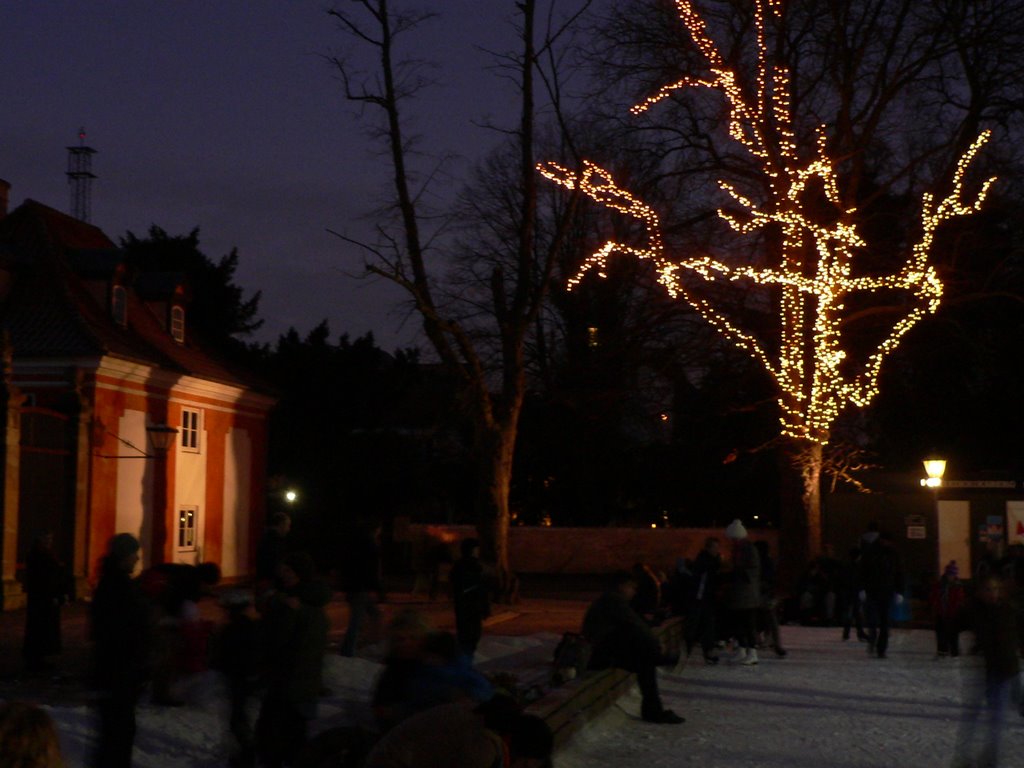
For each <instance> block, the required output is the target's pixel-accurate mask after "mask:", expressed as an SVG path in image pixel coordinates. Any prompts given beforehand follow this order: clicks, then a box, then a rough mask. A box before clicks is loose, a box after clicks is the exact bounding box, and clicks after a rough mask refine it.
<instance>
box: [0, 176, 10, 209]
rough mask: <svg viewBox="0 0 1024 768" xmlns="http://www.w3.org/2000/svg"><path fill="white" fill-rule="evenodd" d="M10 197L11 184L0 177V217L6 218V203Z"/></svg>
mask: <svg viewBox="0 0 1024 768" xmlns="http://www.w3.org/2000/svg"><path fill="white" fill-rule="evenodd" d="M10 198H11V185H10V183H9V182H6V181H4V180H3V179H0V219H6V218H7V203H8V202H9V201H10Z"/></svg>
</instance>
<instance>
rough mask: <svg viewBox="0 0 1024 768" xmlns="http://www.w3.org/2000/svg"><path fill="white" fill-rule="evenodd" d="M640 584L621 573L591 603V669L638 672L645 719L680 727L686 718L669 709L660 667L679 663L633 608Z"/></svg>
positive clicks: (587, 633)
mask: <svg viewBox="0 0 1024 768" xmlns="http://www.w3.org/2000/svg"><path fill="white" fill-rule="evenodd" d="M635 595H636V581H634V580H633V576H632V574H630V573H628V572H625V571H623V572H621V573H617V574H616V575H615V577H614V578H613V580H612V584H611V586H610V588H609V589H608V591H607V592H605V593H604V594H603V595H601V596H600V597H599V598H597V600H595V601H594V602H593V603H591V605H590V607H589V608H588V609H587V613H586V615H585V616H584V617H583V636H584V637H585V638H586V639H587V640H588V641H589V642H590V644H591V646H592V649H593V650H592V653H591V657H590V668H591V669H607V668H608V667H618V668H619V669H625V670H628V671H630V672H635V673H636V679H637V684H638V685H639V686H640V695H641V696H642V697H643V703H642V704H641V717H643V719H644V720H646V721H647V722H649V723H665V724H672V725H674V724H677V723H682V722H683V718H682V717H680V716H679V715H677V714H676V713H675V712H673V711H672V710H671V709H665V708H664V706H663V705H662V703H661V694H660V693H659V692H658V677H657V667H658V666H659V665H670V664H675V662H676V659H674V658H670V657H668V656H666V655H665V654H664V653H663V652H662V649H661V643H660V642H659V641H658V638H657V637H656V636H655V635H654V632H652V631H651V628H650V626H649V625H648V624H647V622H646V621H644V619H643V617H641V616H640V615H639V614H637V613H636V611H634V610H633V609H632V608H630V607H629V603H630V601H631V600H632V599H633V597H634V596H635Z"/></svg>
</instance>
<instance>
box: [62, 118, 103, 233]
mask: <svg viewBox="0 0 1024 768" xmlns="http://www.w3.org/2000/svg"><path fill="white" fill-rule="evenodd" d="M95 154H96V150H95V149H93V148H92V147H87V146H85V128H79V129H78V146H77V147H68V172H67V176H68V184H70V185H71V215H72V216H74V217H75V218H76V219H79V220H81V221H89V219H90V218H91V217H92V180H93V179H95V178H96V174H95V173H93V172H92V156H93V155H95Z"/></svg>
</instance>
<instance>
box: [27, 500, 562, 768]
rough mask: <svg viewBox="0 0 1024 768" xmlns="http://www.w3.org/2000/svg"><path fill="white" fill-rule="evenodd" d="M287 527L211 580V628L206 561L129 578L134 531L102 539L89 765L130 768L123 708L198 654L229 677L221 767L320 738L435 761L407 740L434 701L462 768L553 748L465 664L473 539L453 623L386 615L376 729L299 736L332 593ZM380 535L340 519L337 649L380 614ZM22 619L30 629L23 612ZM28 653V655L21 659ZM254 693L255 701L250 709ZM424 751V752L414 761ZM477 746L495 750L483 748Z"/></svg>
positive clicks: (524, 761) (128, 721)
mask: <svg viewBox="0 0 1024 768" xmlns="http://www.w3.org/2000/svg"><path fill="white" fill-rule="evenodd" d="M289 531H290V520H289V518H288V517H287V516H286V515H283V514H279V515H275V516H273V517H272V518H271V519H270V521H269V524H268V527H267V531H266V534H265V536H264V538H263V539H262V541H261V542H260V544H259V546H258V549H257V555H256V580H255V583H254V584H253V586H252V588H251V589H228V590H220V591H219V592H217V593H216V594H217V596H218V598H219V600H220V603H221V605H222V607H223V610H224V619H223V621H221V622H218V624H219V625H220V627H219V630H218V631H217V632H216V633H213V632H212V628H213V622H210V621H204V620H203V619H202V617H201V614H200V610H199V602H200V600H201V599H202V598H203V597H204V596H205V595H213V594H214V592H213V590H212V587H213V586H214V585H215V584H216V583H217V582H218V580H219V576H220V574H219V569H217V567H216V566H215V565H214V564H210V563H204V564H200V565H184V564H160V565H155V566H152V567H150V568H147V569H145V570H143V571H142V573H141V574H140V575H139V576H137V577H136V576H134V572H135V570H136V568H137V565H138V562H139V559H140V545H139V542H138V540H137V539H136V538H135V537H134V536H132V535H131V534H127V533H120V534H117V535H115V536H114V537H113V538H112V539H111V540H110V543H109V546H108V552H107V555H106V556H105V557H104V558H103V561H102V564H101V568H100V578H99V582H98V584H97V586H96V589H95V592H94V595H93V600H92V604H91V608H90V624H91V634H92V640H93V641H94V646H95V675H94V682H95V685H96V687H97V693H98V695H97V698H96V706H97V712H98V715H99V718H98V724H99V728H98V742H97V749H96V753H95V756H94V763H93V764H94V765H96V766H97V767H98V768H99V767H102V768H119V767H121V766H130V765H131V755H132V748H133V743H134V737H135V728H136V725H135V715H136V708H137V705H138V703H139V701H140V697H141V696H142V694H143V692H144V691H145V690H146V688H147V686H148V688H149V689H150V692H151V701H152V703H154V704H158V705H165V706H180V705H183V704H184V703H185V702H184V700H183V697H182V695H181V694H182V687H181V686H179V682H180V678H181V676H182V675H183V673H185V672H189V671H197V670H198V669H200V668H201V667H202V666H203V665H204V664H205V663H206V662H207V661H209V662H210V663H212V664H213V665H214V666H215V667H217V668H218V669H219V670H220V672H221V673H222V674H223V676H224V679H225V681H226V684H227V685H226V687H227V692H228V699H229V702H230V715H229V722H228V723H227V726H228V730H229V732H230V733H231V734H232V736H233V741H234V745H233V749H232V756H231V762H232V765H235V766H255V765H260V766H269V767H272V768H277V766H286V765H288V766H291V765H300V764H303V762H302V761H304V760H309V761H311V760H313V758H312V757H310V756H311V755H313V756H315V755H316V754H317V753H318V752H322V751H323V750H324V749H325V748H326V749H332V748H333V749H334V753H335V754H337V755H339V759H342V758H344V759H348V760H349V762H347V763H344V762H341V763H339V764H343V765H359V766H363V765H365V766H376V767H377V768H386V767H387V766H392V765H395V766H398V765H401V766H408V767H409V768H412V767H413V766H421V765H422V766H431V765H442V764H444V759H447V757H450V753H448V755H447V757H446V756H445V755H443V754H442V753H440V752H437V751H436V750H435V749H434V747H433V746H431V745H429V744H426V743H420V736H419V735H417V734H419V733H420V732H421V731H422V733H423V734H424V735H426V734H434V733H436V729H432V728H430V727H425V726H424V723H427V722H429V721H430V719H431V718H434V717H437V716H439V715H438V714H437V713H433V710H434V709H435V708H439V707H444V706H449V707H452V706H454V707H456V708H457V709H449V710H447V712H446V714H445V715H444V719H445V721H446V722H451V723H457V724H458V725H459V728H458V729H456V733H455V735H453V736H452V738H453V739H456V738H461V739H465V741H466V743H465V749H466V750H468V753H467V754H477V755H479V758H473V760H476V762H473V761H471V762H467V763H466V765H467V766H468V765H473V766H480V768H492V766H496V765H506V766H507V765H516V766H517V768H518V767H519V766H523V767H524V768H525V767H526V766H532V765H536V766H542V765H544V762H545V760H546V757H547V756H549V755H550V751H551V748H552V747H551V736H550V731H546V725H544V724H543V722H542V721H541V722H540V724H539V725H538V723H537V722H533V721H531V720H529V719H526V720H524V719H523V718H524V717H525V715H522V714H521V713H519V712H518V710H515V711H514V710H513V709H510V708H509V707H508V706H507V704H506V703H503V702H502V701H501V697H496V696H495V693H494V690H493V689H492V687H491V685H490V683H489V682H488V681H487V680H486V679H485V678H484V677H483V676H482V675H480V674H479V673H478V672H476V671H475V670H474V669H473V667H472V657H473V654H474V652H475V650H476V647H477V644H478V643H479V641H480V637H481V634H482V622H483V619H484V618H485V617H486V615H487V614H488V612H489V601H488V589H487V585H486V583H485V579H484V574H483V568H482V566H481V564H480V562H479V559H478V553H479V547H478V543H477V541H476V540H475V539H467V540H466V541H465V542H463V544H462V557H461V558H460V559H459V560H458V561H457V562H456V563H455V565H454V566H453V568H452V572H451V575H450V582H451V586H452V597H453V603H454V607H455V616H456V633H454V634H453V633H448V632H436V631H432V630H430V628H429V627H428V625H427V624H426V621H425V619H423V617H422V616H419V615H418V614H416V613H415V612H411V611H405V612H399V613H398V614H397V615H396V616H395V617H394V619H393V621H392V622H391V625H390V633H389V642H388V655H387V659H386V661H385V666H384V670H383V672H382V674H381V676H380V679H379V680H378V682H377V685H376V687H375V694H374V700H373V711H374V715H375V720H376V728H375V729H373V730H372V731H361V730H360V731H358V733H355V734H353V733H345V734H342V735H341V739H340V742H339V741H337V738H338V736H339V735H338V734H337V733H333V734H330V733H329V734H324V735H321V736H318V737H317V739H314V740H312V741H311V740H309V739H308V738H307V736H308V727H309V724H310V722H311V721H312V720H313V719H314V718H315V716H316V710H317V702H318V699H319V697H320V696H322V695H324V694H326V693H328V692H329V691H328V690H327V689H326V687H325V686H324V681H323V669H324V660H325V656H326V653H327V650H328V633H329V623H328V617H327V613H326V607H327V604H328V602H329V600H330V598H331V593H332V590H331V589H330V587H329V585H328V584H327V582H326V581H324V580H323V579H321V578H319V577H318V576H317V572H316V568H315V566H314V562H313V560H312V558H311V557H310V556H309V555H308V554H306V553H304V552H296V551H290V550H289V547H288V535H289ZM379 535H380V525H379V523H376V522H371V523H369V524H367V525H365V526H363V527H362V528H361V529H360V530H359V531H358V532H354V533H353V534H352V535H351V537H350V541H349V542H348V545H347V547H346V552H345V556H344V564H345V567H344V568H343V569H341V572H340V573H339V574H338V577H339V584H338V586H339V588H340V589H341V590H342V591H343V592H344V594H345V597H346V600H347V602H348V605H349V621H348V626H347V629H346V632H345V635H344V638H343V640H342V642H341V645H340V648H339V653H340V654H341V655H342V656H352V655H354V653H355V652H356V649H357V645H358V642H359V639H360V634H361V633H362V630H363V628H365V626H366V624H367V623H368V622H379V620H380V616H381V613H380V609H379V606H378V601H380V600H382V599H383V598H384V597H385V595H384V592H383V585H382V581H381V571H380V551H379ZM28 621H29V623H30V624H32V625H33V626H32V627H31V632H32V633H36V634H38V632H39V627H38V626H35V623H36V622H35V619H34V618H33V617H31V616H30V617H29V619H28ZM27 631H29V628H28V627H27ZM57 631H58V633H59V617H58V630H57ZM30 644H31V643H29V642H28V641H27V642H26V648H27V647H29V645H30ZM33 647H34V648H35V647H36V646H35V645H33ZM47 648H48V650H49V649H52V645H51V646H47ZM31 661H32V662H33V663H37V662H36V659H35V657H34V656H33V657H32V658H31ZM255 698H259V714H258V716H257V717H256V719H255V722H252V721H251V720H252V718H251V717H250V716H249V712H250V708H251V707H252V706H254V699H255ZM428 713H429V714H428ZM342 730H345V729H342ZM545 732H546V734H547V735H546V737H545ZM332 737H334V738H335V741H332ZM435 742H436V739H435ZM414 747H415V748H414ZM410 750H411V751H410ZM510 750H511V751H510ZM432 754H433V755H434V756H435V757H434V761H433V762H431V761H430V760H429V759H428V758H429V756H430V755H432ZM398 755H402V757H401V760H399V759H398V757H397V756H398ZM410 755H415V759H413V757H410ZM488 755H489V756H490V757H491V758H494V757H495V756H497V758H499V759H500V760H502V761H504V762H500V761H498V762H496V761H495V760H494V759H491V760H490V761H488V760H487V759H485V758H486V756H488ZM410 760H411V762H410ZM510 760H511V762H510ZM309 764H313V762H310V763H309Z"/></svg>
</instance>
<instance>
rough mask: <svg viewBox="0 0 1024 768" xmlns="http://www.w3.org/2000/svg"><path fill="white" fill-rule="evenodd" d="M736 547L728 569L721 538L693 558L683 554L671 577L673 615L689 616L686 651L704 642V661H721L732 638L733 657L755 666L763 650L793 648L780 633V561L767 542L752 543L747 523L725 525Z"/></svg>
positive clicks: (709, 542) (778, 653)
mask: <svg viewBox="0 0 1024 768" xmlns="http://www.w3.org/2000/svg"><path fill="white" fill-rule="evenodd" d="M725 538H726V541H727V542H728V546H729V548H730V550H731V553H730V558H729V564H728V567H727V568H726V567H723V562H722V552H721V550H722V545H721V541H720V540H719V539H718V538H717V537H714V536H711V537H708V538H707V539H706V540H705V542H704V547H703V548H702V549H701V551H700V552H699V553H698V555H697V556H696V558H694V559H693V561H692V562H691V561H689V560H687V559H685V558H680V559H679V560H678V561H677V563H676V568H675V572H674V573H673V574H672V577H671V579H670V581H669V592H670V596H671V598H670V599H671V604H672V610H673V613H675V614H676V615H679V616H683V617H684V618H685V632H686V654H687V656H689V655H690V654H691V653H692V652H693V649H694V648H695V647H697V646H698V645H699V646H700V649H701V651H702V652H703V656H704V660H705V662H707V663H708V664H717V663H718V662H719V658H720V657H719V654H718V651H717V648H718V647H720V646H721V645H724V644H726V643H728V641H730V640H732V641H733V643H734V644H735V646H736V649H737V650H736V655H735V656H734V657H733V661H734V662H736V663H738V664H741V665H744V666H754V665H756V664H757V663H758V655H757V651H758V648H763V647H769V648H771V649H772V651H773V652H774V653H775V655H776V656H779V657H780V658H781V657H785V656H786V655H787V651H786V649H785V648H783V646H782V642H781V640H780V637H779V616H778V608H779V606H778V599H777V596H776V565H775V559H774V558H773V557H772V555H771V551H770V547H769V544H768V542H767V541H763V540H762V541H752V540H751V539H750V538H749V536H748V533H747V529H746V527H745V526H744V525H743V523H742V521H740V520H734V521H733V522H732V523H730V524H729V526H728V527H727V528H726V529H725Z"/></svg>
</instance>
